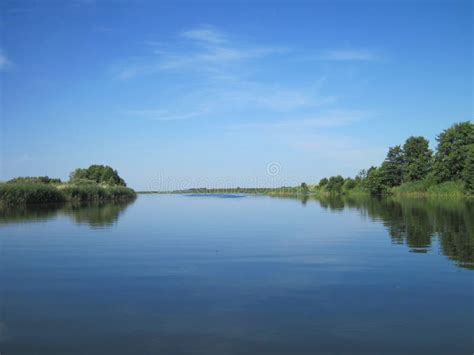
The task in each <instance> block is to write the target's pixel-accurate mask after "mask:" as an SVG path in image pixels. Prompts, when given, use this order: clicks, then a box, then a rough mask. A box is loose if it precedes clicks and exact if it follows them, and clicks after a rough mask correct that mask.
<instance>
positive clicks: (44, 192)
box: [0, 183, 66, 206]
mask: <svg viewBox="0 0 474 355" xmlns="http://www.w3.org/2000/svg"><path fill="white" fill-rule="evenodd" d="M65 200H66V198H65V196H64V194H63V193H61V191H59V190H58V189H57V188H56V187H54V186H52V185H46V184H33V183H29V184H27V183H11V184H10V183H2V184H0V203H1V204H3V205H5V206H15V205H27V204H34V203H43V202H48V203H57V202H64V201H65Z"/></svg>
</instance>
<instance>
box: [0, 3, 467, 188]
mask: <svg viewBox="0 0 474 355" xmlns="http://www.w3.org/2000/svg"><path fill="white" fill-rule="evenodd" d="M0 6H1V19H0V31H1V42H0V83H1V136H0V139H1V141H0V144H1V148H0V149H1V165H0V180H5V179H9V178H11V177H13V176H19V175H29V176H36V175H49V176H54V177H61V178H63V179H66V178H67V176H68V174H69V172H70V171H72V170H73V169H74V168H76V167H86V166H88V165H90V164H93V163H97V164H108V165H111V166H113V167H114V168H116V169H117V170H118V171H119V173H120V174H121V175H122V176H123V177H124V178H125V180H126V181H127V182H128V183H129V185H130V186H132V187H134V188H136V189H174V188H185V187H189V186H207V187H222V186H278V185H295V184H299V183H300V182H301V181H306V182H310V183H312V182H316V181H319V179H320V178H322V177H324V176H328V175H335V174H342V175H344V176H350V175H355V174H356V173H357V172H358V171H359V170H360V169H362V168H367V167H370V166H371V165H378V164H379V163H380V162H381V161H382V160H383V158H384V156H385V153H386V151H387V148H388V147H389V146H393V145H396V144H400V143H403V141H404V140H405V139H406V138H407V137H409V136H410V135H423V136H425V137H427V138H428V139H429V140H430V141H431V144H432V146H433V147H434V146H435V140H434V139H435V137H436V134H438V133H439V132H440V131H441V130H443V129H444V128H447V127H448V126H450V125H451V124H453V123H454V122H458V121H465V120H471V119H472V113H473V92H472V86H473V64H472V63H473V28H472V23H473V7H472V1H456V0H453V1H439V2H434V1H419V2H416V1H371V2H364V1H331V2H329V1H311V2H294V1H293V2H283V1H278V2H277V1H275V2H273V1H261V2H243V1H241V2H231V1H221V2H203V1H193V2H184V1H175V2H151V1H149V2H147V1H137V2H128V1H69V2H66V1H64V2H59V1H55V2H47V1H31V2H27V1H4V2H2V4H1V5H0Z"/></svg>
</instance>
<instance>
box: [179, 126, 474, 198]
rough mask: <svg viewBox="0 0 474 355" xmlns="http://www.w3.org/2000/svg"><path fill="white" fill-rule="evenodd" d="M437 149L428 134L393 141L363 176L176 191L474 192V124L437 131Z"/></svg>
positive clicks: (306, 192)
mask: <svg viewBox="0 0 474 355" xmlns="http://www.w3.org/2000/svg"><path fill="white" fill-rule="evenodd" d="M436 140H437V142H438V144H437V148H436V152H433V151H432V150H431V149H430V148H429V141H428V140H427V139H426V138H424V137H410V138H408V139H407V140H406V141H405V143H404V144H403V146H402V145H397V146H395V147H390V148H389V150H388V153H387V156H386V158H385V160H384V161H383V162H382V164H381V165H380V166H378V167H374V166H372V167H370V168H369V169H364V170H361V171H360V172H359V173H358V174H357V176H355V177H353V178H352V177H348V178H344V177H342V176H341V175H338V176H331V177H329V178H323V179H321V180H320V181H319V184H317V185H309V184H306V183H304V182H303V183H302V184H301V185H300V186H297V187H294V186H293V187H290V186H286V187H285V186H284V187H279V188H240V187H237V188H225V189H224V188H222V189H207V188H195V189H188V190H179V191H173V192H174V193H247V194H266V195H292V194H293V195H294V194H303V195H305V194H348V193H368V194H372V195H383V194H411V195H417V194H418V195H425V194H427V195H439V196H464V195H473V194H474V125H473V124H472V123H471V122H470V121H467V122H462V123H457V124H454V125H453V126H451V127H450V128H448V129H446V130H444V131H443V132H441V134H439V135H438V136H437V137H436Z"/></svg>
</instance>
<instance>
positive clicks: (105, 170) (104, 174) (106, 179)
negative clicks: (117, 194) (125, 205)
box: [70, 165, 127, 186]
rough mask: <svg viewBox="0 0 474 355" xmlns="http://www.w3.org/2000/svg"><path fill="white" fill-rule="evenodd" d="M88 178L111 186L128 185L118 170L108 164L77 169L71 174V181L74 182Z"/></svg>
mask: <svg viewBox="0 0 474 355" xmlns="http://www.w3.org/2000/svg"><path fill="white" fill-rule="evenodd" d="M87 180H91V181H95V182H96V183H97V184H104V185H110V186H127V185H126V184H125V181H124V180H123V179H122V178H121V177H120V176H119V174H118V173H117V170H114V169H112V168H111V167H110V166H107V165H106V166H104V165H91V166H89V167H88V168H87V169H76V170H74V171H73V172H72V173H71V174H70V182H72V183H76V182H84V181H87Z"/></svg>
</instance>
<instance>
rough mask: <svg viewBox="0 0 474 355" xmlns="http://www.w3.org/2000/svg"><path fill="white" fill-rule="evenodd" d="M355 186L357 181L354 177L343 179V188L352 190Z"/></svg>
mask: <svg viewBox="0 0 474 355" xmlns="http://www.w3.org/2000/svg"><path fill="white" fill-rule="evenodd" d="M356 186H357V181H356V180H355V179H352V178H347V179H346V180H345V181H344V186H343V188H344V190H352V189H354V188H355V187H356Z"/></svg>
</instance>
